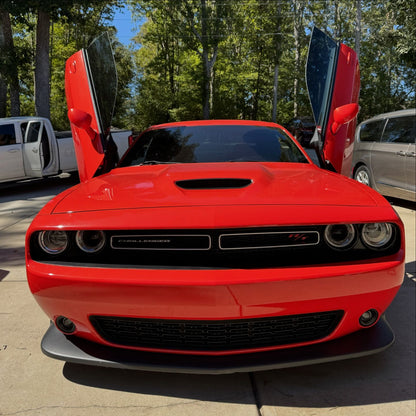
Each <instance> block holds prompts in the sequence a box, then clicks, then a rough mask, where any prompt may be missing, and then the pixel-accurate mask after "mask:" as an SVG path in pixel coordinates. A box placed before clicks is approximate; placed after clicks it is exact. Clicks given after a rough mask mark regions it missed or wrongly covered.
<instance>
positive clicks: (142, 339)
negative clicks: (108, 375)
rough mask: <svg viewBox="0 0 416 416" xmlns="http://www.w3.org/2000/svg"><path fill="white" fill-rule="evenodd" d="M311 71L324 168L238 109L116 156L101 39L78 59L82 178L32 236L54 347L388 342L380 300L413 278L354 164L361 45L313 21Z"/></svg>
mask: <svg viewBox="0 0 416 416" xmlns="http://www.w3.org/2000/svg"><path fill="white" fill-rule="evenodd" d="M306 76H307V84H308V90H309V95H310V101H311V105H312V110H313V114H314V118H315V122H316V126H317V128H316V131H315V135H314V139H313V143H314V146H315V148H316V150H317V153H318V155H319V159H320V164H321V166H320V167H318V166H316V165H314V164H313V163H312V162H311V160H310V159H309V157H308V156H307V155H306V154H305V153H304V151H303V150H302V148H301V147H300V146H299V144H298V143H297V141H296V140H294V139H293V137H292V136H291V135H290V134H289V133H288V132H287V131H286V130H285V129H284V128H282V127H281V126H279V125H277V124H274V123H265V122H257V121H242V120H216V121H192V122H179V123H171V124H164V125H158V126H153V127H151V128H149V129H147V130H146V131H144V132H143V133H142V134H141V135H140V136H139V137H138V138H137V139H136V140H135V142H134V143H133V144H132V145H131V146H130V148H129V149H128V150H127V152H126V154H125V155H123V156H122V157H121V159H120V160H118V154H117V148H116V146H115V144H114V141H113V140H112V138H111V135H110V134H109V130H110V129H109V128H110V125H111V117H112V113H113V108H114V102H115V93H116V83H117V77H116V74H115V67H114V60H113V55H112V51H111V47H110V43H109V40H108V37H107V36H102V37H100V38H98V39H97V40H96V41H95V42H94V43H93V44H92V45H91V46H90V47H89V48H87V49H86V50H81V51H79V52H77V53H76V54H74V55H73V56H72V57H71V58H69V60H68V61H67V65H66V92H67V101H68V109H69V110H68V116H69V119H70V121H71V127H72V133H73V138H74V142H75V148H76V155H77V162H78V167H79V174H80V179H81V183H80V184H79V185H77V186H74V187H73V188H71V189H68V190H66V191H65V192H63V193H62V194H60V195H58V196H56V197H55V198H54V199H52V200H51V201H50V202H49V203H47V204H46V205H45V207H44V208H43V209H42V210H41V212H40V213H39V214H38V215H37V217H36V218H35V219H34V221H33V222H32V224H31V226H30V228H29V230H28V232H27V237H26V262H27V277H28V282H29V285H30V289H31V291H32V293H33V295H34V297H35V299H36V301H37V302H38V303H39V305H40V306H41V308H42V309H43V310H44V311H45V313H46V314H47V315H48V317H49V318H50V320H51V325H50V327H49V329H48V330H47V332H46V334H45V336H44V338H43V340H42V350H43V352H44V353H45V354H46V355H48V356H50V357H53V358H57V359H61V360H65V361H69V362H75V363H83V364H88V365H101V366H109V367H121V368H133V369H142V370H152V371H176V372H199V373H226V372H238V371H252V370H264V369H271V368H282V367H290V366H299V365H305V364H313V363H318V362H326V361H331V360H338V359H346V358H352V357H357V356H362V355H366V354H371V353H374V352H378V351H381V350H383V349H385V348H387V347H388V346H389V345H391V343H392V342H393V340H394V335H393V333H392V331H391V329H390V327H389V325H388V323H387V321H386V320H385V318H384V312H385V311H386V308H387V307H388V306H389V304H390V303H391V301H392V300H393V298H394V296H395V295H396V293H397V291H398V289H399V287H400V285H401V283H402V280H403V275H404V254H405V253H404V231H403V225H402V223H401V221H400V219H399V217H398V216H397V214H396V213H395V211H394V210H393V209H392V208H391V206H390V205H389V203H388V202H387V201H386V200H385V199H384V198H383V197H382V196H380V195H379V194H378V193H377V192H375V191H373V190H372V189H370V188H369V187H367V186H365V185H363V184H360V183H358V182H356V181H353V180H351V179H348V178H347V177H346V176H345V175H348V174H349V171H350V167H351V158H352V149H353V141H354V129H355V124H356V121H355V120H356V115H357V112H358V104H357V102H358V95H359V67H358V61H357V56H356V54H355V52H354V51H353V50H352V49H350V48H348V47H347V46H345V45H343V44H340V43H337V42H335V41H333V40H332V39H330V38H329V37H328V36H326V35H325V34H324V33H323V32H321V31H319V30H317V29H314V30H313V33H312V36H311V42H310V48H309V56H308V63H307V70H306ZM343 174H344V175H343Z"/></svg>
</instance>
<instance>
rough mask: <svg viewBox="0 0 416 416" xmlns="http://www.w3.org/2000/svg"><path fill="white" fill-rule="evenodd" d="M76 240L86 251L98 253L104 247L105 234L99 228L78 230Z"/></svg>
mask: <svg viewBox="0 0 416 416" xmlns="http://www.w3.org/2000/svg"><path fill="white" fill-rule="evenodd" d="M75 241H76V243H77V246H78V247H79V248H80V249H81V250H82V251H84V252H85V253H96V252H97V251H100V250H101V249H102V248H103V247H104V244H105V235H104V233H103V232H102V231H99V230H83V231H77V234H76V236H75Z"/></svg>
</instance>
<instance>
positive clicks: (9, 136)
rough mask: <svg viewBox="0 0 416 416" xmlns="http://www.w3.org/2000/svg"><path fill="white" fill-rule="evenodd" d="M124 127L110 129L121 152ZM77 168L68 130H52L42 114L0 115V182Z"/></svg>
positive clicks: (125, 143) (124, 147) (124, 144)
mask: <svg viewBox="0 0 416 416" xmlns="http://www.w3.org/2000/svg"><path fill="white" fill-rule="evenodd" d="M130 134H131V132H130V131H128V130H120V131H115V132H112V136H113V139H114V141H115V143H116V144H117V147H118V152H119V155H120V156H121V155H123V154H124V152H125V151H126V150H127V148H128V145H129V139H128V137H129V135H130ZM73 171H77V161H76V157H75V151H74V143H73V140H72V135H71V132H70V131H68V132H64V133H56V134H55V132H54V131H53V128H52V124H51V122H50V121H49V120H48V119H46V118H42V117H11V118H0V183H1V182H10V181H18V180H22V179H28V178H40V177H46V176H52V175H57V174H59V173H61V172H73Z"/></svg>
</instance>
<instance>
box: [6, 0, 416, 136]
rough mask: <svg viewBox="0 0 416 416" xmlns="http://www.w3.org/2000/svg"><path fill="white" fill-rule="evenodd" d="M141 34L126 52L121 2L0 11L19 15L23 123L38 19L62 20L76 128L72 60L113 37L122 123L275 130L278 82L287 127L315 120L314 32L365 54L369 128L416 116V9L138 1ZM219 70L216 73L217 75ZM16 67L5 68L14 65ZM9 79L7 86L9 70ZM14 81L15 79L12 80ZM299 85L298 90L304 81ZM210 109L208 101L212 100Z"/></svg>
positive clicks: (298, 1)
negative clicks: (401, 115)
mask: <svg viewBox="0 0 416 416" xmlns="http://www.w3.org/2000/svg"><path fill="white" fill-rule="evenodd" d="M128 3H129V7H130V9H131V10H132V12H133V16H135V18H136V19H137V22H143V21H145V23H144V24H141V27H140V31H139V33H138V34H137V36H136V37H135V43H136V46H137V49H134V50H133V49H127V48H126V47H124V46H123V45H121V44H120V43H119V42H117V34H116V32H115V29H114V28H113V27H112V26H111V19H112V16H113V13H114V10H115V7H121V6H122V5H123V4H124V3H123V2H121V1H119V0H113V1H103V0H90V1H70V0H64V1H59V2H58V1H53V0H48V1H45V0H42V1H41V0H38V1H35V0H30V1H11V0H10V1H6V0H2V1H0V8H3V9H6V10H8V11H9V12H10V13H11V16H12V23H13V30H14V47H15V50H16V55H15V56H16V57H17V62H16V63H13V65H15V66H16V67H17V68H18V74H19V85H20V97H21V108H22V111H21V112H22V114H34V103H33V101H34V89H33V71H34V62H35V59H34V58H35V34H34V32H35V28H36V14H35V12H36V10H38V9H39V8H42V10H45V11H47V12H48V13H50V16H51V19H52V22H53V23H52V26H51V45H50V58H51V97H50V100H51V119H52V122H53V124H54V126H55V127H56V128H57V129H67V128H68V127H69V124H68V121H67V116H66V111H67V109H66V99H65V94H64V67H65V60H66V59H67V58H68V57H69V56H70V55H71V54H73V53H74V52H75V51H77V50H78V49H80V48H83V47H86V46H88V44H89V43H90V42H91V41H92V40H93V39H94V37H96V36H97V35H99V34H100V33H102V32H103V31H105V30H110V32H111V33H112V35H111V36H112V39H113V49H114V52H115V58H116V63H117V69H118V75H119V90H118V95H117V104H116V113H115V117H114V125H115V126H117V127H128V128H133V127H134V128H136V129H139V130H141V129H143V128H145V127H147V126H149V125H151V124H157V123H164V122H169V121H178V120H186V119H200V118H202V117H203V116H204V114H206V112H205V111H206V106H207V103H208V101H209V103H208V104H209V107H210V108H209V110H210V117H211V118H239V119H262V120H266V121H267V120H271V119H272V113H273V108H272V107H273V88H274V74H275V71H278V79H277V84H276V85H277V102H276V111H277V121H278V122H280V123H286V122H288V121H289V120H290V119H291V118H292V117H293V116H294V111H295V108H296V111H297V114H298V115H310V114H311V110H310V105H309V99H308V95H307V91H306V85H305V80H304V66H305V60H306V53H307V48H308V42H309V35H310V31H311V29H312V26H313V24H315V25H316V26H317V27H319V28H321V29H323V30H324V31H326V32H327V33H328V34H329V35H331V36H332V37H334V38H335V39H339V40H341V41H343V42H344V43H347V44H348V45H349V46H352V47H354V45H355V44H356V42H357V41H359V44H360V63H361V95H360V107H361V112H360V115H359V117H360V119H361V120H362V119H365V118H367V117H370V116H373V115H375V114H379V113H382V112H386V111H393V110H398V109H401V108H409V107H414V105H415V104H414V100H415V85H416V3H415V2H409V1H408V0H395V1H393V0H387V1H384V2H379V1H376V0H361V10H362V19H361V33H360V37H359V38H357V37H356V36H357V35H356V18H357V17H356V5H357V1H354V2H352V1H347V0H322V1H318V2H317V1H307V0H287V1H281V0H244V1H243V2H240V1H237V0H223V1H214V0H178V1H175V2H172V1H171V0H129V2H128ZM210 65H211V66H212V71H211V72H210ZM4 68H5V67H4ZM4 68H3V69H2V70H1V75H2V77H3V78H5V79H7V73H6V71H5V69H4ZM3 71H4V73H3ZM296 80H297V81H296ZM207 99H208V101H207Z"/></svg>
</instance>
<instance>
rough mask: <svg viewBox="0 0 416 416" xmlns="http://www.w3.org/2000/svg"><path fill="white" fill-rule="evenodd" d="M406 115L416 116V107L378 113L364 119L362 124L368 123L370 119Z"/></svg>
mask: <svg viewBox="0 0 416 416" xmlns="http://www.w3.org/2000/svg"><path fill="white" fill-rule="evenodd" d="M404 116H416V108H409V109H407V110H399V111H391V112H389V113H383V114H378V115H377V116H374V117H372V118H369V119H367V120H364V121H363V122H362V123H360V124H363V123H367V122H369V121H376V120H382V119H385V118H393V117H404Z"/></svg>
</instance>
